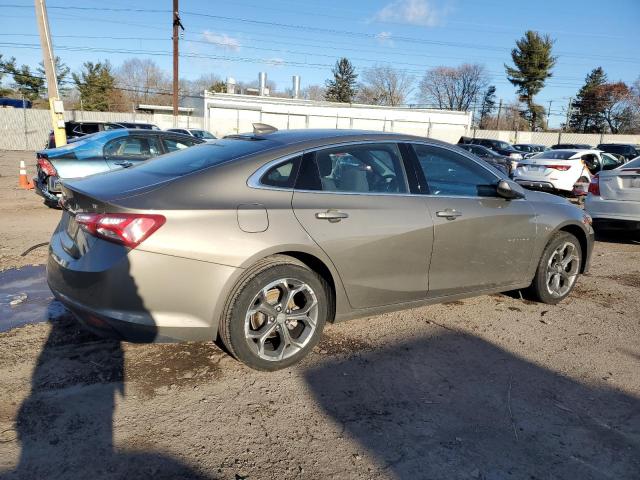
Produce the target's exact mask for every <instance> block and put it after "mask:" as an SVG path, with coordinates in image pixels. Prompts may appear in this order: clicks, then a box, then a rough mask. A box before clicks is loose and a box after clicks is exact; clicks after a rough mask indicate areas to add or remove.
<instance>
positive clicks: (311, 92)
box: [300, 85, 326, 101]
mask: <svg viewBox="0 0 640 480" xmlns="http://www.w3.org/2000/svg"><path fill="white" fill-rule="evenodd" d="M325 95H326V89H325V88H324V87H323V86H322V85H309V86H308V87H306V88H304V89H303V90H302V92H300V97H302V98H304V99H306V100H315V101H322V100H324V99H325Z"/></svg>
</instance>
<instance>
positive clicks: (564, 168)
mask: <svg viewBox="0 0 640 480" xmlns="http://www.w3.org/2000/svg"><path fill="white" fill-rule="evenodd" d="M545 167H547V168H553V169H554V170H559V171H561V172H566V171H567V170H569V169H570V168H571V165H545Z"/></svg>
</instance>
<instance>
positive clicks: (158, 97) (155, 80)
mask: <svg viewBox="0 0 640 480" xmlns="http://www.w3.org/2000/svg"><path fill="white" fill-rule="evenodd" d="M116 85H117V87H118V88H120V89H122V92H123V94H124V95H125V96H126V98H127V100H128V101H130V102H133V103H135V104H136V105H138V104H141V103H142V104H156V105H158V104H160V105H161V104H167V105H168V104H169V103H168V102H170V99H171V96H170V93H171V82H170V81H169V76H168V75H167V73H166V72H165V71H164V70H162V69H161V68H160V67H159V66H158V64H156V63H155V62H154V61H153V60H151V59H148V58H130V59H128V60H125V61H124V63H123V64H122V65H121V66H120V68H118V70H117V71H116Z"/></svg>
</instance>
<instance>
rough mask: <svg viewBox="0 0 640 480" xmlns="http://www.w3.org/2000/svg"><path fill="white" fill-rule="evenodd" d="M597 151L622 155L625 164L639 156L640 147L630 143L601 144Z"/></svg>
mask: <svg viewBox="0 0 640 480" xmlns="http://www.w3.org/2000/svg"><path fill="white" fill-rule="evenodd" d="M598 150H602V151H603V152H607V153H615V154H616V155H622V156H623V157H624V158H625V159H626V160H625V161H626V162H628V161H629V160H633V159H634V158H636V157H639V156H640V145H633V144H631V143H601V144H600V145H598Z"/></svg>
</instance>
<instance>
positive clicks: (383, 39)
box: [376, 32, 393, 47]
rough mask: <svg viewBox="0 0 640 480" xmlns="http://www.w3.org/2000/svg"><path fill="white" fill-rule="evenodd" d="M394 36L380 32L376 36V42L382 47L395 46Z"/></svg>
mask: <svg viewBox="0 0 640 480" xmlns="http://www.w3.org/2000/svg"><path fill="white" fill-rule="evenodd" d="M392 37H393V35H392V33H391V32H380V33H378V34H376V40H378V43H379V44H380V45H389V46H390V47H391V46H393V38H392Z"/></svg>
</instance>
